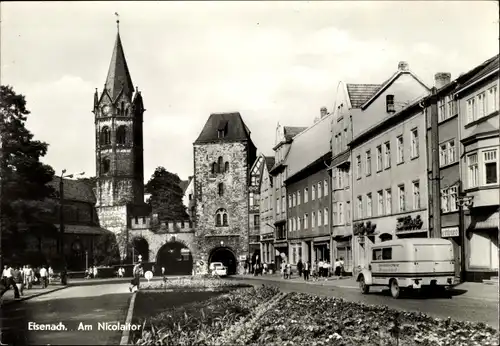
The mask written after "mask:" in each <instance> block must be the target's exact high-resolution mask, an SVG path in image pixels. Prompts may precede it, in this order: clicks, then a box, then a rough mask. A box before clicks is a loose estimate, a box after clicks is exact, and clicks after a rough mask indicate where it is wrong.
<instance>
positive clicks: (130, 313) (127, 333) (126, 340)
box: [120, 291, 137, 345]
mask: <svg viewBox="0 0 500 346" xmlns="http://www.w3.org/2000/svg"><path fill="white" fill-rule="evenodd" d="M136 296H137V291H136V292H134V293H132V297H131V298H130V304H129V306H128V312H127V318H126V319H125V325H126V326H130V325H131V324H132V316H133V315H134V306H135V297H136ZM129 341H130V330H128V328H126V329H125V330H123V333H122V338H121V339H120V345H128V344H129Z"/></svg>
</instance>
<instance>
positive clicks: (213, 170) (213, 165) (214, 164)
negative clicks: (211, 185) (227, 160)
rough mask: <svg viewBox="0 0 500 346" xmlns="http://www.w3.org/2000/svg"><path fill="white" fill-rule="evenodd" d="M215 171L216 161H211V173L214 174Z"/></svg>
mask: <svg viewBox="0 0 500 346" xmlns="http://www.w3.org/2000/svg"><path fill="white" fill-rule="evenodd" d="M216 172H217V163H215V162H213V163H212V174H215V173H216Z"/></svg>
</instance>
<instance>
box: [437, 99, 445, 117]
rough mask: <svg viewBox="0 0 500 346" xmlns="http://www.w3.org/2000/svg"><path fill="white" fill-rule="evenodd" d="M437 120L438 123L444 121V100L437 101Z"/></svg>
mask: <svg viewBox="0 0 500 346" xmlns="http://www.w3.org/2000/svg"><path fill="white" fill-rule="evenodd" d="M438 119H439V121H443V120H445V119H446V109H445V103H444V100H440V101H438Z"/></svg>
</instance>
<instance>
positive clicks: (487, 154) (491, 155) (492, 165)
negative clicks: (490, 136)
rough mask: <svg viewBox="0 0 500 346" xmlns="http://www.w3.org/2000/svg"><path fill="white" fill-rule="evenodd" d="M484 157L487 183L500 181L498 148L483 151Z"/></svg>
mask: <svg viewBox="0 0 500 346" xmlns="http://www.w3.org/2000/svg"><path fill="white" fill-rule="evenodd" d="M483 155H484V156H483V158H484V175H485V176H484V181H485V183H486V184H497V183H498V160H497V150H496V149H495V150H488V151H484V152H483Z"/></svg>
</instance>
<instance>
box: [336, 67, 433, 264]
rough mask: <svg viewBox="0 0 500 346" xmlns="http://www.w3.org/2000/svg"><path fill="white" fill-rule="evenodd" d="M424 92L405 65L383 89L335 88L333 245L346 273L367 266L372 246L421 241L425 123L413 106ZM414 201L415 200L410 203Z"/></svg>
mask: <svg viewBox="0 0 500 346" xmlns="http://www.w3.org/2000/svg"><path fill="white" fill-rule="evenodd" d="M428 93H429V88H428V87H427V86H426V85H425V84H424V83H423V82H422V81H421V80H420V79H419V78H418V77H417V76H416V75H415V74H414V73H413V72H411V71H410V69H409V66H408V63H406V62H404V61H402V62H400V63H399V64H398V69H397V71H396V72H395V73H394V74H393V75H392V76H391V77H390V78H389V79H388V80H386V81H385V82H384V83H382V84H343V83H340V84H339V88H338V92H337V96H336V100H335V109H334V116H333V117H332V125H331V148H332V164H331V169H332V174H331V175H332V189H333V193H332V195H333V197H332V225H333V226H332V238H333V250H334V256H335V258H338V257H343V258H344V262H345V263H346V270H347V271H352V272H357V271H359V270H360V269H361V268H362V267H363V266H365V265H366V264H367V254H368V253H369V250H370V248H371V246H372V245H374V244H376V243H379V242H381V241H384V240H388V239H393V238H396V237H404V236H410V234H411V236H415V235H416V236H424V235H425V236H426V233H425V230H426V224H422V225H420V221H419V220H420V219H422V220H424V219H425V220H426V219H427V215H426V214H425V209H426V207H425V206H423V205H422V203H421V201H425V200H426V199H425V197H426V193H425V191H426V184H427V181H426V180H427V178H426V173H427V172H426V171H425V154H426V153H425V150H424V152H423V153H422V152H420V151H419V148H425V117H424V115H423V114H424V113H423V112H422V108H421V107H420V106H419V104H418V102H416V100H419V99H420V98H422V97H424V96H425V95H427V94H428ZM405 143H406V145H405ZM391 148H392V151H391ZM405 160H406V161H407V162H406V164H404V163H405ZM422 160H423V162H424V164H422ZM413 167H417V168H418V169H416V170H414V169H413ZM419 170H420V171H422V172H419ZM407 173H410V174H409V175H408V174H407ZM411 175H414V177H413V178H412V179H411V181H406V180H408V179H409V176H411ZM398 179H401V181H400V182H399V183H396V182H397V180H398ZM393 185H394V186H393ZM380 189H382V190H380ZM422 192H423V196H421V193H422ZM410 193H411V194H410ZM398 194H399V195H401V198H400V200H401V201H400V200H399V199H398V198H396V197H395V196H398ZM413 194H415V195H419V196H420V197H419V198H418V199H416V200H415V202H413V199H414V198H413V197H412V198H410V196H413ZM409 198H410V200H412V202H410V203H409V204H408V203H407V200H408V199H409ZM399 203H401V205H400V204H399ZM407 204H408V205H407ZM409 206H411V207H409ZM409 208H411V209H409ZM422 212H424V213H423V214H422ZM413 214H415V215H413ZM417 215H419V217H418V218H417ZM408 220H413V221H410V223H412V222H413V223H418V224H419V227H416V228H418V229H412V228H415V227H411V226H409V225H407V223H408ZM425 222H427V221H425Z"/></svg>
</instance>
